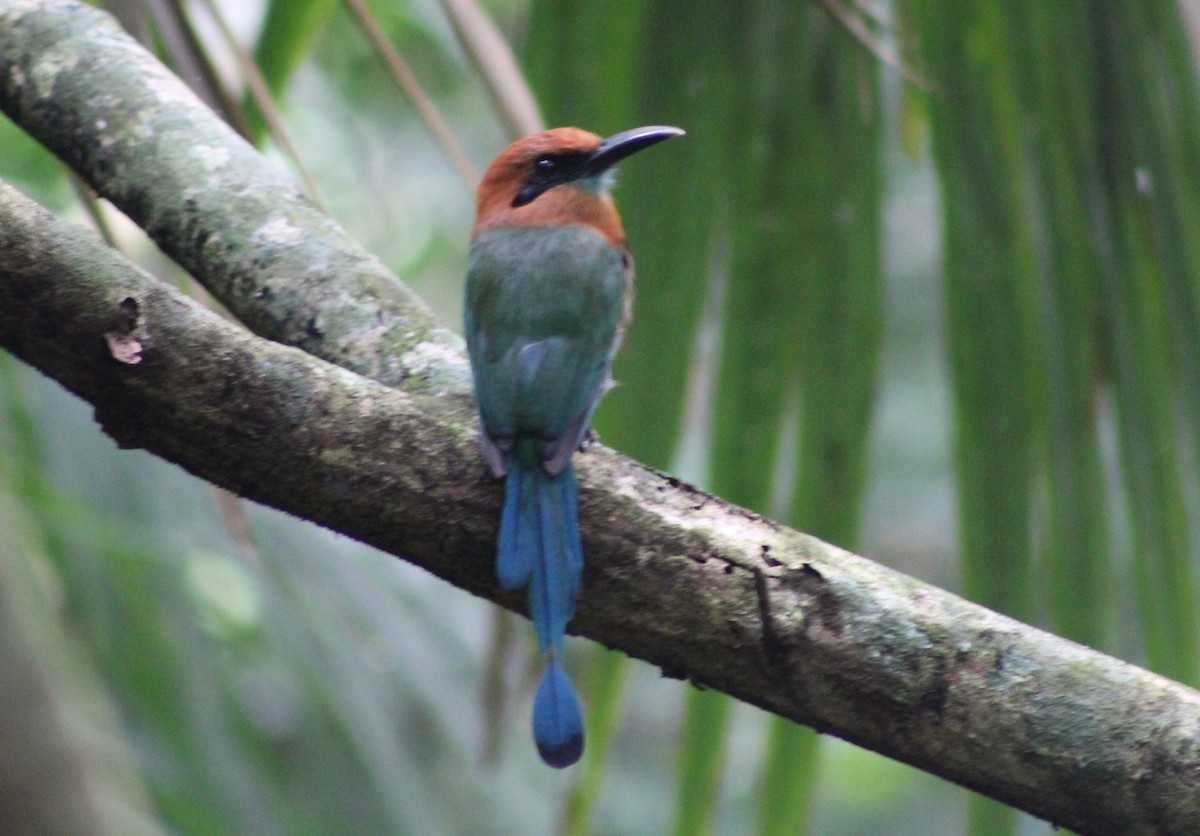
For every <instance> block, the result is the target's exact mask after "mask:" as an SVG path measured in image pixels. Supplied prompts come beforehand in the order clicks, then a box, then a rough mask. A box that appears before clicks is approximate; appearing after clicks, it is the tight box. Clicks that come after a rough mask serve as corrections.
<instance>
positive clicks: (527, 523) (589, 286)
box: [464, 125, 684, 769]
mask: <svg viewBox="0 0 1200 836" xmlns="http://www.w3.org/2000/svg"><path fill="white" fill-rule="evenodd" d="M683 133H684V132H683V131H682V130H680V129H679V128H675V127H670V126H666V125H651V126H646V127H641V128H633V129H632V130H627V131H622V132H620V133H617V134H614V135H613V136H609V137H607V138H602V137H600V136H599V135H597V134H594V133H592V132H590V131H586V130H582V129H580V128H574V127H564V128H553V129H550V130H546V131H542V132H540V133H536V134H533V135H532V136H527V137H525V138H524V139H519V140H517V141H516V142H514V143H512V144H511V145H509V146H508V147H507V148H505V149H504V150H503V151H501V152H500V154H499V155H498V156H497V157H496V159H495V160H494V161H493V162H492V163H491V165H490V166H489V167H488V169H487V171H486V172H485V174H484V176H483V179H482V180H481V181H480V184H479V189H478V193H477V197H476V219H475V225H474V228H473V229H472V231H471V244H470V250H469V255H468V265H467V282H466V293H465V304H464V326H465V327H464V333H465V336H466V343H467V352H468V355H469V357H470V364H471V374H472V378H473V381H474V388H475V400H476V405H477V408H478V411H479V424H480V437H481V439H482V447H483V458H484V460H485V461H486V463H487V465H488V467H489V468H490V470H491V472H492V474H493V475H494V476H495V477H496V478H497V479H499V478H503V479H504V480H505V483H504V504H503V509H502V511H501V514H500V532H499V536H498V538H497V544H496V575H497V580H498V582H499V584H500V586H501V587H503V588H504V589H507V590H514V591H515V590H520V589H522V588H527V589H528V606H529V613H530V618H531V620H532V621H533V624H534V629H535V632H536V633H537V640H538V648H539V652H540V654H541V655H542V657H543V658H544V660H545V668H544V672H543V674H542V677H541V679H540V681H539V684H538V687H537V690H536V691H535V692H534V700H533V712H532V715H533V716H532V726H533V737H534V742H535V744H536V745H537V749H538V753H539V754H540V756H541V758H542V760H543V761H545V763H547V764H548V765H550V766H552V767H556V768H560V769H561V768H564V767H568V766H570V765H572V764H574V763H575V762H577V761H578V760H579V758H580V757H581V756H582V754H583V747H584V724H583V711H582V708H581V706H580V702H579V696H578V694H577V692H576V690H575V686H574V685H573V684H572V682H571V678H570V676H569V675H568V674H567V672H566V669H565V668H564V667H563V664H562V652H563V639H564V637H565V635H566V626H567V622H568V621H570V619H571V617H572V615H573V614H574V611H575V601H576V598H577V596H578V593H579V588H580V583H581V579H582V574H583V546H582V543H581V541H580V536H579V523H578V512H579V489H578V485H577V483H576V480H575V470H574V466H573V464H572V457H573V455H574V453H575V451H576V450H578V449H580V448H581V446H582V445H583V444H584V442H585V438H586V437H587V435H588V433H589V431H590V424H591V418H592V411H593V410H594V409H595V408H596V404H597V402H598V401H599V400H600V397H601V395H603V394H604V392H605V391H606V390H607V389H608V388H609V387H610V386H611V385H612V381H611V378H610V367H611V364H612V359H613V355H614V354H615V353H616V350H617V348H618V346H619V345H620V343H621V339H622V337H623V336H624V333H625V329H626V327H627V326H628V324H629V320H630V316H631V314H632V306H633V258H632V255H631V254H630V251H629V246H628V244H627V243H626V240H625V231H624V228H623V227H622V225H621V218H620V215H618V213H617V210H616V206H615V204H614V203H613V199H612V196H611V188H612V186H613V181H614V174H615V169H614V166H615V164H616V163H618V162H620V161H621V160H623V159H625V158H626V157H628V156H629V155H631V154H633V153H636V152H637V151H641V150H642V149H644V148H648V147H650V146H651V145H655V144H657V143H659V142H661V141H663V140H665V139H671V138H673V137H677V136H681V135H683Z"/></svg>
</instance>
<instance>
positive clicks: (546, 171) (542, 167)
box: [533, 157, 558, 176]
mask: <svg viewBox="0 0 1200 836" xmlns="http://www.w3.org/2000/svg"><path fill="white" fill-rule="evenodd" d="M533 168H534V171H536V172H537V173H538V174H541V175H543V176H547V175H550V174H553V173H554V172H555V171H556V170H557V169H558V163H557V162H555V161H554V158H553V157H538V161H537V162H536V163H534V164H533Z"/></svg>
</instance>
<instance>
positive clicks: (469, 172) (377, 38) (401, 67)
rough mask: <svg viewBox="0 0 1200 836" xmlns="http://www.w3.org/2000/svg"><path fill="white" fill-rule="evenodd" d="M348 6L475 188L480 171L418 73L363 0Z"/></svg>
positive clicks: (349, 2) (352, 0)
mask: <svg viewBox="0 0 1200 836" xmlns="http://www.w3.org/2000/svg"><path fill="white" fill-rule="evenodd" d="M344 2H345V3H346V5H347V6H348V7H349V9H350V13H351V14H352V15H353V16H354V20H355V22H356V23H358V25H359V27H360V28H361V29H362V30H363V33H364V34H365V35H366V36H367V40H368V41H370V42H371V46H372V47H373V48H374V49H375V52H376V53H377V54H378V55H379V57H380V58H381V59H383V63H384V64H385V65H387V68H388V70H389V71H390V72H391V74H392V78H394V79H395V80H396V86H397V87H399V88H400V90H401V91H402V92H403V93H404V95H405V96H407V97H408V102H409V104H411V105H412V106H413V108H414V109H415V110H416V111H417V115H418V116H420V117H421V121H423V122H424V123H425V127H427V128H428V129H429V132H430V133H432V134H433V137H434V139H436V140H437V141H438V144H440V145H441V146H442V150H443V151H445V152H446V156H448V157H449V158H450V162H451V163H453V164H454V169H455V171H457V172H458V176H459V177H460V178H461V179H462V181H463V182H464V183H466V184H467V188H469V189H474V188H475V184H476V183H478V182H479V172H477V171H476V170H475V166H473V165H471V161H470V160H469V159H468V158H467V155H466V152H464V151H463V150H462V146H460V145H459V144H458V140H457V139H456V138H455V136H454V131H452V130H450V126H449V125H447V124H446V121H445V120H444V119H442V116H441V114H440V113H438V110H437V107H436V106H435V105H434V103H433V99H431V98H430V97H429V94H428V93H426V92H425V89H424V88H423V87H421V82H419V81H417V75H416V73H414V72H413V71H412V68H411V67H409V66H408V62H407V61H405V60H404V59H403V58H402V57H401V56H400V53H399V51H397V49H396V48H395V47H394V46H392V42H391V41H389V40H388V39H387V35H385V34H384V31H383V28H382V27H381V26H380V25H379V21H377V20H376V19H375V15H373V14H372V13H371V10H370V9H368V8H367V5H366V3H364V2H363V0H344Z"/></svg>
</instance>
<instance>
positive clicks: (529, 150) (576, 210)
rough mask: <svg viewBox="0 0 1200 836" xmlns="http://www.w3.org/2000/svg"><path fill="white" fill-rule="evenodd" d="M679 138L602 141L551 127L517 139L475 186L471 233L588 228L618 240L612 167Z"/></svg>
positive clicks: (648, 134) (638, 133)
mask: <svg viewBox="0 0 1200 836" xmlns="http://www.w3.org/2000/svg"><path fill="white" fill-rule="evenodd" d="M682 135H683V131H681V130H680V129H679V128H672V127H668V126H664V125H651V126H648V127H644V128H634V129H632V130H628V131H622V132H621V133H619V134H614V135H613V136H610V137H608V138H607V139H605V138H602V137H600V136H598V135H596V134H594V133H592V132H590V131H585V130H582V129H580V128H553V129H551V130H548V131H542V132H541V133H536V134H533V135H532V136H527V137H525V138H524V139H518V140H517V141H516V142H514V143H513V144H512V145H509V146H508V147H507V148H505V149H504V150H503V151H501V152H500V154H499V156H497V157H496V159H495V160H493V161H492V164H491V165H490V166H488V170H487V172H486V173H485V174H484V176H483V181H482V182H481V183H480V184H479V193H478V200H477V203H476V218H475V230H474V231H475V232H478V231H479V230H480V229H483V228H485V227H490V226H500V225H516V226H542V225H560V224H567V223H589V224H592V225H593V226H596V227H597V228H599V229H600V231H601V232H603V233H604V234H605V235H606V237H608V238H610V239H615V240H621V239H623V233H622V232H621V227H620V220H619V218H617V215H616V210H615V209H614V208H613V205H612V198H611V197H609V194H608V189H609V186H610V185H611V182H612V171H613V166H614V165H616V163H618V162H619V161H621V160H623V159H625V158H626V157H628V156H629V155H630V154H633V153H636V152H638V151H640V150H642V149H643V148H649V147H650V146H651V145H654V144H655V143H658V142H661V141H662V140H664V139H670V138H672V137H676V136H682ZM610 216H611V217H610Z"/></svg>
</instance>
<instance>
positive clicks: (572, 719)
mask: <svg viewBox="0 0 1200 836" xmlns="http://www.w3.org/2000/svg"><path fill="white" fill-rule="evenodd" d="M522 458H526V457H521V456H518V454H517V451H514V452H513V453H512V454H510V455H509V457H508V480H507V482H506V483H505V487H504V513H503V515H502V516H501V518H500V540H499V543H498V546H497V549H496V575H497V577H498V578H499V580H500V585H501V586H503V587H504V588H505V589H520V588H521V587H524V586H528V587H529V612H530V616H531V617H532V618H533V626H534V628H535V629H536V630H537V637H538V646H539V648H540V649H541V651H542V652H543V653H544V654H546V656H547V657H548V660H549V664H548V665H547V666H546V671H545V673H543V674H542V681H541V683H540V684H539V685H538V689H537V694H536V696H535V697H534V700H533V739H534V742H536V743H537V747H538V753H539V754H541V756H542V760H544V761H545V762H546V763H548V764H549V765H550V766H554V767H558V768H562V767H565V766H570V765H571V764H573V763H575V762H576V761H577V760H579V758H580V756H581V755H582V754H583V711H582V710H581V709H580V707H579V696H578V695H577V694H576V693H575V688H574V686H573V685H571V679H570V677H568V676H567V672H566V670H564V669H563V666H562V664H561V662H560V661H559V657H560V656H561V655H562V644H563V636H564V635H566V631H567V622H568V621H570V620H571V616H572V614H573V613H574V612H575V597H576V596H577V595H578V594H579V582H580V577H581V575H582V574H583V545H582V543H581V542H580V540H579V521H578V517H579V488H578V486H577V485H576V483H575V469H574V467H573V466H572V465H571V463H570V462H568V463H567V466H566V468H565V469H564V470H563V471H562V472H561V473H559V474H558V475H557V476H551V475H550V474H549V473H547V472H546V471H545V469H544V468H543V467H542V466H541V463H540V462H538V461H535V462H532V463H530V462H528V461H525V462H523V461H522Z"/></svg>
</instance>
